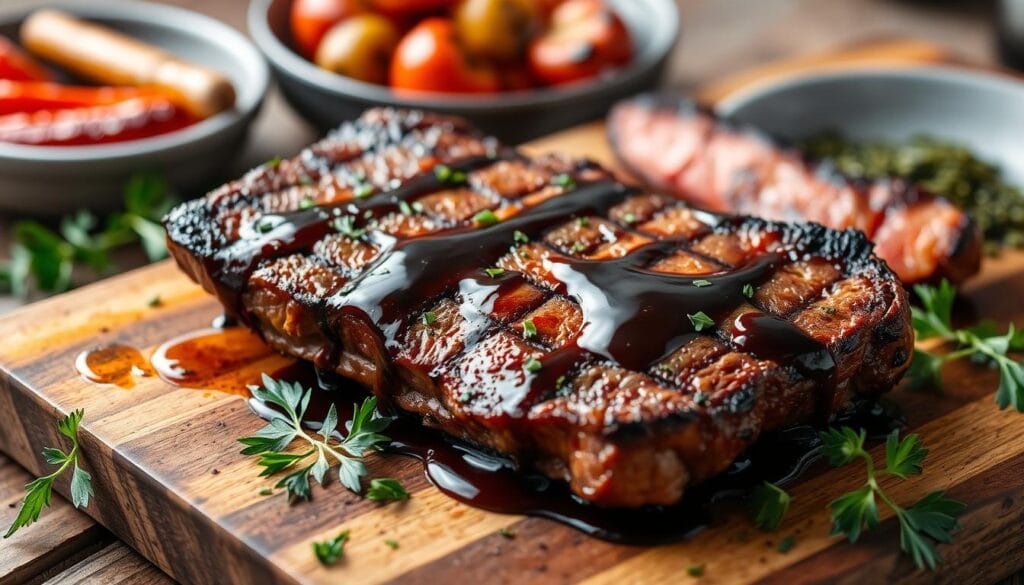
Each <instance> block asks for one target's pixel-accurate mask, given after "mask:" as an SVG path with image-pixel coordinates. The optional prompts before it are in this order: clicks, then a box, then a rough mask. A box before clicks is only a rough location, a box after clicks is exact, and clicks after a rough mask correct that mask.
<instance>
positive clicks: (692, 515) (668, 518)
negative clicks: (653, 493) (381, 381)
mask: <svg viewBox="0 0 1024 585" xmlns="http://www.w3.org/2000/svg"><path fill="white" fill-rule="evenodd" d="M216 324H218V325H222V323H216ZM76 366H77V368H78V370H79V372H80V373H81V374H82V376H83V377H84V378H85V379H87V380H89V381H91V382H94V383H99V384H114V385H118V386H121V387H125V388H128V387H131V386H132V385H133V384H134V378H135V377H136V376H140V375H144V376H152V375H154V374H157V375H159V376H160V377H161V378H163V379H164V380H166V381H167V382H169V383H171V384H174V385H176V386H179V387H184V388H196V389H203V390H220V391H222V392H228V393H232V394H240V395H245V396H249V391H248V386H249V385H251V384H259V380H260V376H261V374H262V373H264V372H267V373H268V374H270V375H271V376H272V377H274V378H278V379H285V380H289V381H296V382H300V383H302V384H303V385H304V386H306V387H310V388H312V389H313V394H312V398H311V400H310V404H309V408H308V410H307V411H306V416H305V418H304V421H305V422H306V424H307V425H308V426H309V427H310V428H313V429H316V428H318V427H319V425H320V422H319V421H322V420H323V418H324V416H325V415H326V413H327V410H328V409H329V408H330V406H331V404H334V405H335V407H336V409H337V411H338V416H339V419H341V420H347V419H348V418H351V414H352V403H353V402H355V401H359V400H362V398H364V397H366V396H367V395H368V394H367V392H366V390H364V389H363V388H362V387H360V386H359V385H357V384H355V383H354V382H352V381H350V380H346V379H344V378H341V377H339V376H336V375H333V374H325V373H321V372H317V371H316V370H315V369H314V367H313V366H312V364H309V363H307V362H295V360H293V359H292V358H287V357H284V356H281V355H279V354H277V353H276V352H274V351H273V350H271V349H270V348H269V347H267V346H266V345H265V344H264V343H263V342H262V341H261V340H260V338H259V337H258V336H257V335H255V334H253V333H251V332H249V331H248V330H246V329H243V328H237V327H227V328H224V329H218V328H214V329H204V330H200V331H196V332H193V333H188V334H185V335H182V336H179V337H176V338H174V339H172V340H171V341H168V342H166V343H164V344H163V345H161V346H160V347H159V348H158V349H157V350H156V351H155V352H154V354H153V356H152V358H151V359H150V360H146V359H145V357H144V356H143V354H142V352H140V351H139V350H138V349H135V348H133V347H130V346H126V345H118V344H114V345H109V346H105V347H100V348H95V349H93V350H90V351H87V352H83V353H82V354H81V355H80V356H79V357H78V360H77V361H76ZM249 405H250V407H251V408H252V409H253V411H254V412H256V414H258V415H259V416H261V417H262V418H269V417H271V416H272V415H273V412H272V410H271V407H270V406H269V405H267V404H265V403H262V402H260V401H258V400H257V399H255V398H251V397H250V398H249ZM836 424H844V425H849V426H853V427H863V428H866V429H867V430H868V432H869V433H870V434H871V435H873V436H881V435H884V434H886V433H888V432H889V431H890V430H891V429H892V428H894V427H895V426H898V425H899V424H900V420H899V418H898V417H897V416H896V415H894V414H893V412H891V411H890V410H887V409H886V408H883V407H882V406H880V405H879V404H867V403H865V404H861V405H858V406H857V408H856V409H855V410H854V411H852V412H850V413H848V414H846V415H844V416H843V417H842V418H841V419H840V420H838V421H836ZM339 427H340V428H344V425H339ZM387 434H388V436H390V437H391V438H392V439H393V442H392V444H391V445H390V447H388V449H387V452H389V453H394V454H398V455H403V456H409V457H414V458H416V459H418V460H419V461H420V462H422V463H423V466H424V473H425V475H426V477H427V479H428V480H429V481H430V482H431V483H432V484H433V485H434V486H436V487H437V488H438V489H439V490H441V491H442V492H443V493H445V494H447V495H448V496H450V497H452V498H454V499H456V500H458V501H460V502H463V503H466V504H468V505H470V506H474V507H477V508H482V509H484V510H488V511H491V512H497V513H502V514H517V515H526V516H539V517H542V518H548V519H550V520H554V521H557V522H561V523H563V524H566V525H568V526H571V527H573V528H576V529H578V530H580V531H582V532H584V533H586V534H589V535H591V536H594V537H597V538H601V539H604V540H608V541H611V542H617V543H624V544H636V545H650V544H659V543H666V542H673V541H678V540H683V539H686V538H688V537H690V536H692V535H693V534H695V533H697V532H699V531H700V530H702V529H704V528H705V527H706V526H707V525H708V524H709V523H710V522H711V520H712V516H713V514H714V510H715V507H716V505H717V504H718V503H719V502H722V501H725V500H738V499H740V498H742V497H743V496H744V495H745V494H746V493H748V492H749V490H750V489H751V488H753V487H754V486H756V485H758V484H760V483H761V482H762V481H770V482H772V483H776V484H780V485H786V484H788V483H791V482H793V481H795V480H796V479H797V478H798V477H799V475H800V474H801V473H802V472H803V471H804V470H806V469H807V467H808V466H809V465H810V464H811V463H813V462H814V461H815V460H816V459H817V458H818V454H817V451H818V446H819V440H818V438H817V431H816V429H815V428H814V427H812V426H810V425H801V426H796V427H792V428H789V429H786V430H783V431H779V432H775V433H772V434H769V435H765V436H764V437H762V438H761V439H760V440H759V441H758V442H757V444H755V445H754V447H752V448H751V450H750V451H749V452H748V453H747V454H745V455H744V456H742V457H740V458H739V459H737V460H736V461H735V462H734V463H733V464H732V466H730V468H729V469H728V470H727V471H726V472H725V473H723V474H722V475H720V476H718V477H716V478H715V479H713V480H711V481H708V482H705V483H704V484H701V485H698V486H695V487H693V488H691V489H690V490H689V491H688V492H687V494H686V497H685V498H684V500H683V502H682V503H681V504H679V505H676V506H670V507H663V506H651V507H646V508H640V509H609V508H600V507H597V506H594V505H591V504H588V503H586V502H585V501H583V500H581V499H579V498H577V497H576V496H574V495H573V494H572V493H571V492H570V491H569V489H568V487H567V486H566V484H565V483H563V482H559V481H553V480H550V479H548V478H547V477H545V476H543V475H541V474H539V473H537V472H533V471H531V470H529V469H521V468H519V467H518V466H517V465H516V463H515V462H514V461H512V460H511V459H509V458H507V457H504V456H501V455H498V454H494V453H490V452H485V451H483V450H480V449H478V448H475V447H472V446H470V445H467V444H464V443H461V442H459V441H456V440H454V439H452V438H450V437H448V436H446V435H445V434H443V433H441V432H439V431H435V430H433V429H429V428H425V427H423V426H422V425H420V424H419V423H418V422H417V421H415V420H413V419H412V418H410V417H399V418H398V419H396V420H395V421H394V422H393V423H392V424H391V426H390V427H388V430H387Z"/></svg>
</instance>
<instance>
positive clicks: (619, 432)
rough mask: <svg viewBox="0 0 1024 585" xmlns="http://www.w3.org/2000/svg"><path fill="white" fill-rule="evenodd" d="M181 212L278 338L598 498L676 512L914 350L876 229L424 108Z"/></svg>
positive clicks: (353, 126)
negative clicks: (555, 149) (646, 178)
mask: <svg viewBox="0 0 1024 585" xmlns="http://www.w3.org/2000/svg"><path fill="white" fill-rule="evenodd" d="M362 185H368V187H367V188H362ZM166 225H167V229H168V241H169V244H170V249H171V252H172V253H173V255H174V257H175V259H176V260H177V261H178V263H179V264H180V265H181V267H182V268H183V269H184V270H185V271H186V272H187V273H188V274H189V275H190V276H192V278H194V279H195V280H196V281H198V282H200V283H202V284H203V285H204V286H205V287H206V288H207V289H208V290H210V291H211V292H213V293H215V294H217V295H218V296H219V297H220V298H221V300H222V301H223V302H224V304H225V306H226V307H227V308H228V310H230V311H233V312H234V313H236V314H237V315H238V316H239V318H240V319H241V320H242V322H243V323H245V324H247V325H248V326H250V327H252V328H254V329H256V330H257V331H259V332H261V333H262V335H263V336H264V338H265V339H267V341H268V342H270V343H271V344H272V345H273V346H274V347H276V348H278V349H279V350H281V351H282V352H285V353H288V354H291V355H295V356H298V357H300V358H303V359H307V360H311V361H313V362H315V363H316V365H318V366H319V367H321V368H325V369H329V370H332V371H335V372H338V373H340V374H342V375H344V376H348V377H351V378H354V379H356V380H358V381H360V382H361V383H363V384H365V385H366V386H368V387H369V388H371V389H372V390H373V392H375V393H376V394H377V396H378V397H379V398H380V399H381V403H382V404H385V405H390V406H391V407H392V408H396V409H398V410H401V411H405V412H407V413H411V414H412V415H415V416H418V417H419V418H421V419H422V420H423V422H424V423H425V424H427V425H431V426H434V427H438V428H441V429H443V430H445V431H446V432H448V433H450V434H452V435H454V436H456V437H459V438H461V439H464V440H467V441H471V442H473V443H475V444H477V445H481V446H483V447H487V448H490V449H494V450H497V451H500V452H502V453H506V454H508V455H511V456H513V457H515V458H516V459H517V460H518V461H520V462H521V463H522V464H523V465H533V466H536V467H537V468H539V469H541V470H542V471H544V472H545V473H547V474H548V475H550V476H551V477H554V478H558V479H563V480H565V481H567V482H569V484H570V486H571V488H572V490H573V491H574V492H575V493H577V494H579V495H580V496H581V497H582V498H585V499H587V500H589V501H592V502H595V503H598V504H601V505H607V506H640V505H644V504H671V503H674V502H677V501H679V499H680V498H681V497H682V496H683V493H684V492H685V490H686V487H687V486H688V485H690V484H692V483H694V482H699V481H701V480H703V479H705V478H708V477H710V476H713V475H715V474H716V473H720V472H721V471H722V470H724V469H725V468H726V467H728V465H729V464H730V463H731V462H732V461H733V460H734V459H735V458H736V457H737V456H738V455H739V454H740V453H742V452H743V451H744V450H745V449H746V448H747V447H748V446H749V445H750V444H751V443H752V442H753V441H756V440H757V438H758V436H759V435H760V434H761V433H762V432H764V431H768V430H771V429H775V428H779V427H780V426H783V425H787V424H792V423H795V422H798V421H804V420H808V419H810V418H812V417H817V418H818V419H819V420H822V419H824V418H825V417H827V416H828V415H829V414H831V413H832V412H835V411H836V410H838V409H840V408H842V407H843V406H844V405H846V404H847V403H848V402H849V400H850V399H851V398H852V397H854V396H855V395H858V394H861V395H872V394H877V393H880V392H884V391H886V390H888V389H889V388H891V387H892V385H893V384H895V382H896V381H897V380H898V379H899V377H900V376H901V375H902V373H903V371H904V370H905V369H906V367H907V364H908V361H909V356H910V350H911V332H910V326H909V316H908V309H907V298H906V295H905V292H904V290H903V288H902V287H901V286H900V284H899V282H898V281H897V280H896V278H895V276H894V275H893V274H892V272H890V271H889V269H888V268H887V267H886V266H885V264H884V263H882V262H880V261H879V260H878V259H877V258H876V257H875V256H874V255H873V254H872V252H871V244H870V242H868V241H867V240H866V239H865V238H864V237H863V234H861V233H860V232H857V231H854V230H845V231H835V230H830V229H826V228H824V227H822V226H818V225H790V224H781V223H775V222H769V221H764V220H760V219H753V218H744V217H735V218H734V217H727V216H719V215H714V214H711V213H707V212H703V211H697V210H693V209H690V208H688V207H686V206H685V205H684V204H682V203H681V202H679V201H677V200H673V199H669V198H666V197H662V196H658V195H651V194H648V193H644V192H642V191H640V190H637V189H634V188H631V187H627V186H625V185H622V184H619V183H616V182H615V181H613V180H611V178H610V176H609V174H608V173H607V172H606V171H605V170H603V169H601V168H600V167H598V166H596V165H595V164H593V163H590V162H587V161H580V160H569V159H565V158H562V157H558V156H548V157H541V158H536V159H529V158H527V157H525V156H523V155H521V154H519V153H517V152H515V151H512V150H509V149H505V148H502V147H501V146H499V145H497V144H495V143H494V142H493V141H491V140H489V139H486V138H483V137H481V136H479V135H477V134H476V133H474V132H473V131H472V130H471V129H469V128H467V127H466V125H465V124H464V123H463V122H461V121H458V120H454V119H449V118H438V117H430V116H426V115H423V114H419V113H416V112H403V111H393V110H372V111H370V112H368V113H367V114H365V115H364V116H363V117H362V118H361V119H359V120H357V121H355V122H352V123H350V124H346V125H344V126H342V127H341V128H340V129H339V130H338V131H336V132H335V133H333V134H332V135H330V136H329V137H328V138H327V139H325V140H324V141H323V142H321V143H319V144H317V145H314V146H312V147H310V149H308V150H307V151H305V152H303V153H302V154H300V155H299V156H298V157H296V158H295V159H292V160H289V161H282V162H280V163H277V164H271V165H265V166H263V167H261V168H259V169H257V170H255V171H253V172H251V173H249V175H247V177H245V178H243V179H242V180H240V181H236V182H233V183H230V184H228V185H227V186H225V187H223V188H221V189H219V190H217V191H214V192H213V193H211V194H210V195H208V196H207V197H205V198H203V199H198V200H195V201H192V202H189V203H186V204H184V205H182V206H180V207H178V208H177V209H175V210H174V211H172V212H171V214H170V215H169V216H168V217H167V219H166Z"/></svg>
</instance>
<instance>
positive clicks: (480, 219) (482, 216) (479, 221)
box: [473, 209, 499, 227]
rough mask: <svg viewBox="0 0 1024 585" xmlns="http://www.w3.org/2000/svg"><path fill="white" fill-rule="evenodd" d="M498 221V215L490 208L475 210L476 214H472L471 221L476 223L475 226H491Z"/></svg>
mask: <svg viewBox="0 0 1024 585" xmlns="http://www.w3.org/2000/svg"><path fill="white" fill-rule="evenodd" d="M498 221H499V219H498V216H497V215H495V214H494V212H493V211H491V210H490V209H485V210H483V211H480V212H477V214H476V215H474V216H473V223H474V224H476V226H477V227H487V226H491V225H494V224H496V223H498Z"/></svg>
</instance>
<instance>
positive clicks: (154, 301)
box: [146, 295, 164, 307]
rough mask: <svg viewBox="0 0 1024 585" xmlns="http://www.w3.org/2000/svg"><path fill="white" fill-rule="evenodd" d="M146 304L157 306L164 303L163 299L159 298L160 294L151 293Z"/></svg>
mask: <svg viewBox="0 0 1024 585" xmlns="http://www.w3.org/2000/svg"><path fill="white" fill-rule="evenodd" d="M146 304H147V305H148V306H150V307H159V306H162V305H163V304H164V301H163V299H161V298H160V295H153V296H152V297H151V298H150V299H149V300H148V301H146Z"/></svg>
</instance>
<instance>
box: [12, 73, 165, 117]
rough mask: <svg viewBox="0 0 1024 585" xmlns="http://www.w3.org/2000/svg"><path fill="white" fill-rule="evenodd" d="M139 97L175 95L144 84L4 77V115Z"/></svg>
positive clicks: (61, 108)
mask: <svg viewBox="0 0 1024 585" xmlns="http://www.w3.org/2000/svg"><path fill="white" fill-rule="evenodd" d="M137 97H162V98H163V99H165V100H167V101H172V100H173V98H172V97H171V96H170V95H169V94H167V93H164V92H161V91H160V90H156V89H151V88H140V87H89V86H74V85H60V84H57V83H47V82H38V81H5V80H0V115H4V114H16V113H26V114H28V113H32V112H38V111H41V110H64V109H68V108H85V107H92V106H109V105H113V104H116V103H118V102H123V101H125V100H127V99H131V98H137Z"/></svg>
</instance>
